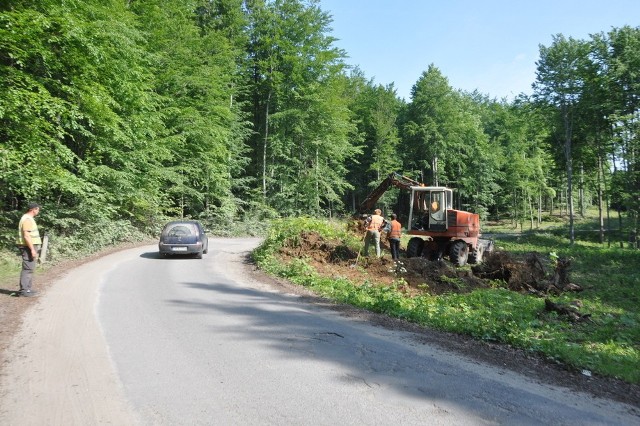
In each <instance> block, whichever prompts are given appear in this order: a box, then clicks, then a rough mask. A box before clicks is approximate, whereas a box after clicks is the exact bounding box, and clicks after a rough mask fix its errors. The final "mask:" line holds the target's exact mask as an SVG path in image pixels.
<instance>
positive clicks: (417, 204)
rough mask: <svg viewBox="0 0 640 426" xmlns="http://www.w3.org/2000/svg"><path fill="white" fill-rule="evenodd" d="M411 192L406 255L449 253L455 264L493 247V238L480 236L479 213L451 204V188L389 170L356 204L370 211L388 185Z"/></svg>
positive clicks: (478, 259) (438, 256)
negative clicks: (416, 179) (420, 180)
mask: <svg viewBox="0 0 640 426" xmlns="http://www.w3.org/2000/svg"><path fill="white" fill-rule="evenodd" d="M392 186H394V187H396V188H401V189H404V190H407V191H409V192H410V195H411V198H410V203H411V204H410V207H409V218H408V221H407V234H408V235H412V238H411V239H410V240H409V243H408V244H407V257H420V256H421V257H425V258H427V259H429V260H439V259H442V258H443V257H448V258H449V260H450V261H451V262H452V263H453V264H454V265H457V266H464V265H466V264H467V263H481V262H482V258H483V256H484V254H485V253H487V252H490V251H492V250H493V241H492V240H488V239H482V238H480V216H478V215H477V214H475V213H470V212H466V211H462V210H456V209H454V208H453V190H452V189H451V188H446V187H443V186H426V185H424V184H423V183H420V182H418V181H415V180H413V179H410V178H408V177H406V176H402V175H400V174H398V173H391V174H390V175H389V176H388V177H387V178H386V179H385V180H383V181H382V182H381V183H380V185H378V187H377V188H376V189H374V190H373V191H372V192H371V193H370V194H369V195H368V196H367V198H365V199H364V201H363V202H362V203H361V204H360V206H359V207H358V212H357V213H358V214H363V213H365V212H370V211H371V210H372V209H373V208H374V207H375V204H376V202H377V201H378V200H379V199H380V197H382V195H383V194H384V193H385V192H386V191H387V190H388V189H389V188H390V187H392Z"/></svg>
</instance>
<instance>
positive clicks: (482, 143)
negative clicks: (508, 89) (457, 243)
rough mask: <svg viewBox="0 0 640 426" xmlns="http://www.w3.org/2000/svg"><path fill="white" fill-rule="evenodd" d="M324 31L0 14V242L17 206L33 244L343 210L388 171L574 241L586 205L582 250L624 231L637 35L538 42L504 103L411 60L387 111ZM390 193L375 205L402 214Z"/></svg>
mask: <svg viewBox="0 0 640 426" xmlns="http://www.w3.org/2000/svg"><path fill="white" fill-rule="evenodd" d="M331 22H332V18H331V14H330V12H328V11H323V10H322V9H321V8H320V5H319V2H318V1H317V0H181V1H172V0H146V1H135V0H127V1H118V0H64V1H60V0H8V1H4V2H2V4H1V5H0V209H1V210H2V215H0V238H1V240H0V245H2V247H6V248H8V247H12V246H13V243H14V239H15V232H16V231H15V227H16V223H17V220H18V218H19V216H20V214H21V213H22V212H23V211H24V207H25V206H26V204H27V203H28V202H29V201H38V202H40V203H41V204H42V205H43V211H42V214H41V217H40V220H39V223H42V224H43V225H41V226H44V228H45V229H46V230H47V232H48V233H50V234H51V235H57V236H61V237H64V236H73V235H78V236H79V237H78V238H90V239H96V238H103V239H117V237H118V233H123V232H130V231H125V230H129V229H136V230H138V231H140V232H143V233H153V232H154V231H155V230H157V227H158V226H159V224H161V222H163V221H164V220H166V219H167V218H174V217H191V218H197V219H200V220H202V221H203V222H205V223H208V224H217V226H218V227H219V228H229V227H232V226H233V224H236V223H247V222H255V223H262V222H263V221H268V220H270V219H273V218H281V217H282V218H286V217H298V216H310V217H320V218H322V217H324V218H328V217H341V216H345V215H350V214H351V213H352V212H353V211H354V210H355V208H356V206H357V205H358V204H359V203H360V202H361V201H362V200H363V199H364V198H365V197H366V195H367V194H368V193H369V192H370V191H371V190H372V189H373V188H375V187H376V186H377V185H378V183H379V182H380V181H381V180H382V179H384V178H385V177H386V176H387V175H388V174H389V173H391V172H398V173H400V174H402V175H405V176H408V177H411V178H412V179H415V180H418V181H420V182H424V183H426V184H435V185H443V186H449V187H452V188H455V190H456V204H457V206H458V207H460V208H463V209H465V210H469V211H473V212H477V213H479V214H480V215H481V217H482V218H483V220H497V219H506V220H509V221H511V223H512V224H513V226H514V227H516V226H519V227H521V228H523V227H526V228H532V229H533V228H535V227H536V226H537V224H538V223H540V221H542V219H543V215H564V216H566V217H568V220H569V227H568V231H567V238H568V239H569V240H570V241H571V242H573V241H574V239H575V238H576V236H575V234H574V227H573V218H574V217H579V216H580V215H583V214H584V212H585V211H586V209H588V208H594V207H595V208H597V209H598V211H599V229H595V230H594V231H596V232H597V233H598V234H599V238H600V241H601V242H604V241H605V240H606V239H607V238H609V234H608V232H610V231H611V230H617V234H615V235H617V236H616V238H619V239H623V240H625V241H626V238H628V236H629V235H635V233H636V231H637V217H638V210H639V208H640V162H639V161H640V158H639V157H640V139H639V133H640V75H639V73H640V27H635V28H633V27H622V28H609V29H602V32H600V33H594V34H592V35H591V36H590V37H589V38H588V39H586V40H581V39H574V38H572V37H571V36H570V35H563V34H557V35H554V37H553V42H552V43H551V45H549V46H543V45H541V46H540V52H539V58H538V60H537V62H536V66H537V72H536V79H535V81H532V82H531V83H532V95H530V96H529V95H527V96H526V95H524V94H522V95H520V96H518V97H516V98H515V99H514V100H506V99H495V98H491V97H490V96H489V95H487V94H483V93H479V92H477V91H476V92H473V93H468V92H464V91H461V90H457V89H456V88H454V87H451V86H450V84H449V82H448V79H447V77H446V76H445V75H443V74H442V72H441V71H440V70H439V69H438V67H437V64H429V63H428V58H425V60H426V61H427V63H425V70H424V71H423V72H422V74H421V75H420V76H418V79H417V81H416V82H415V84H414V86H413V88H412V90H411V98H410V99H409V100H405V99H401V98H399V97H398V96H397V93H396V90H395V88H394V86H393V84H389V85H380V84H377V83H376V82H375V81H374V80H373V79H370V78H368V77H367V76H366V75H365V74H364V72H363V71H361V70H360V69H359V68H358V67H357V65H354V64H349V63H348V62H347V54H348V52H345V51H343V50H342V49H340V48H339V47H337V40H336V39H335V38H334V37H333V36H332V35H331ZM402 196H403V195H402V194H399V193H398V190H392V191H389V192H388V193H387V194H386V195H385V197H384V198H383V199H382V200H381V205H382V206H383V207H384V209H385V210H386V211H387V212H391V211H396V212H398V213H399V214H400V215H401V216H402V214H403V210H402V209H403V205H404V204H406V203H400V202H399V201H398V200H399V199H401V198H402ZM623 216H624V217H625V218H626V219H628V220H625V221H624V222H623V221H622V220H621V217H623ZM623 224H624V225H623ZM211 226H212V225H211Z"/></svg>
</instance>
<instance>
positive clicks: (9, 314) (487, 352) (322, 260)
mask: <svg viewBox="0 0 640 426" xmlns="http://www.w3.org/2000/svg"><path fill="white" fill-rule="evenodd" d="M146 244H149V242H143V243H137V244H129V245H123V246H120V247H116V248H113V249H110V250H107V251H104V252H102V253H99V254H96V255H94V256H92V257H90V258H85V259H80V260H70V261H66V262H63V263H61V264H58V265H56V266H55V267H51V268H48V269H46V270H45V269H44V268H41V269H40V270H39V271H38V272H37V274H36V281H35V285H34V287H35V288H36V289H38V290H42V291H46V289H47V287H48V286H49V285H50V283H52V282H54V281H56V280H57V279H58V278H60V277H62V276H63V275H64V274H65V273H66V272H67V271H69V270H70V269H73V268H75V267H78V266H80V265H82V264H84V263H86V262H88V261H91V260H94V259H96V258H98V257H100V256H104V255H107V254H110V253H113V252H115V251H118V250H121V249H125V248H130V247H134V246H139V245H146ZM282 255H283V257H285V258H286V257H293V256H295V257H299V256H305V257H308V258H309V259H311V263H312V264H313V265H314V266H316V267H317V268H318V270H319V271H321V272H322V273H326V274H327V275H331V276H345V277H349V278H351V279H354V280H355V279H362V280H365V279H368V280H371V281H375V282H379V283H387V284H390V283H392V282H393V281H394V280H397V279H398V278H400V277H402V278H403V279H404V280H405V281H406V283H407V284H406V286H405V287H406V288H405V290H406V291H407V292H412V293H414V292H421V291H429V292H434V293H438V292H439V293H442V292H447V291H449V292H451V291H470V290H472V289H473V288H477V287H482V286H486V285H487V284H486V282H485V280H483V279H481V278H478V277H477V276H474V275H473V274H472V273H470V272H466V273H459V272H456V271H455V269H454V268H451V267H450V266H449V265H446V264H445V263H442V264H437V265H433V264H425V263H424V262H425V261H424V260H422V259H414V260H408V261H405V260H406V259H403V263H404V265H400V267H399V269H398V268H396V266H395V265H394V264H393V262H392V261H391V260H390V259H388V256H389V255H388V254H387V255H386V257H383V258H382V259H368V258H364V257H362V256H360V258H359V259H358V263H357V265H356V266H355V267H353V265H354V264H355V263H356V262H355V260H356V258H357V257H358V253H353V252H350V251H349V250H348V249H346V248H345V247H340V245H339V244H336V243H332V242H328V241H323V240H322V239H321V238H319V236H318V235H317V234H313V233H309V234H308V235H306V236H305V237H304V238H303V240H302V242H301V245H300V246H299V247H287V248H285V249H284V250H283V253H282ZM246 263H247V264H246V267H247V268H248V269H250V270H251V273H252V275H254V277H255V278H257V279H258V280H259V281H261V282H263V283H265V284H269V285H271V286H273V287H275V288H278V289H280V290H281V291H286V292H288V293H292V294H298V295H300V296H302V297H303V298H304V299H305V300H307V301H308V302H309V303H315V304H319V305H323V306H326V307H328V308H330V309H334V310H337V311H339V312H341V313H342V314H343V315H345V316H350V317H354V318H358V319H362V320H367V321H370V322H371V323H374V324H377V325H379V326H383V327H387V328H391V329H398V330H405V331H410V332H413V333H415V335H416V336H417V337H418V338H419V339H420V340H422V341H424V343H425V344H436V345H439V346H441V347H443V348H445V349H449V350H452V351H456V352H459V353H462V354H464V355H466V356H468V357H469V358H471V359H476V360H478V361H479V362H486V363H489V364H492V365H496V366H499V367H503V368H506V369H509V370H512V371H515V372H518V373H521V374H524V375H526V376H528V377H531V378H533V379H534V380H536V381H539V382H541V383H548V384H551V385H558V386H563V387H567V388H569V389H572V390H574V391H580V392H585V393H588V394H591V395H593V396H596V397H601V398H608V399H612V400H616V401H619V402H624V403H627V404H630V405H632V406H634V407H636V409H633V410H632V411H633V413H634V414H635V415H638V416H640V386H638V385H632V384H629V383H625V382H622V381H620V380H616V379H611V378H607V377H600V376H598V375H596V374H594V375H592V376H585V375H583V374H581V372H579V371H574V370H572V369H569V368H567V367H566V366H564V365H562V364H559V363H557V362H553V361H549V360H546V359H543V358H541V357H539V356H536V355H533V354H530V353H527V352H525V351H522V350H518V349H513V348H511V347H508V346H506V345H501V344H496V343H490V342H482V341H477V340H474V339H471V338H468V337H465V336H460V335H456V334H451V333H444V332H439V331H434V330H429V329H426V328H424V327H420V326H417V325H415V324H411V323H409V322H406V321H403V320H399V319H394V318H389V317H387V316H384V315H380V314H375V313H371V312H367V311H364V310H361V309H357V308H354V307H351V306H345V305H338V304H335V303H333V302H331V301H329V300H326V299H324V298H321V297H318V296H316V295H314V294H313V293H311V292H309V291H308V290H307V289H305V288H303V287H299V286H295V285H292V284H290V283H288V282H287V281H285V280H277V279H274V278H272V277H270V276H267V275H265V274H264V273H262V272H261V271H260V270H258V269H257V268H256V267H255V266H254V265H253V264H252V262H251V260H250V259H249V257H247V261H246ZM487 263H488V262H487ZM516 263H517V264H518V262H516ZM488 264H490V263H488ZM403 267H404V268H405V269H406V271H407V272H403V271H402V269H401V268H403ZM432 270H435V271H437V272H433V271H432ZM505 270H508V269H505ZM447 274H453V275H447ZM441 276H451V277H455V278H457V279H459V281H458V280H453V281H455V282H458V284H451V282H450V281H451V280H439V277H441ZM434 277H435V278H436V279H433V281H432V278H434ZM425 282H428V283H429V284H428V286H429V287H428V288H425V287H424V286H421V284H424V283H425ZM459 283H464V285H460V284H459ZM16 289H17V283H16V282H14V280H11V281H10V282H9V281H7V280H5V281H0V323H1V324H4V326H3V327H0V377H1V376H2V374H3V370H4V368H6V365H7V359H8V357H9V356H11V355H10V354H8V353H7V348H8V347H9V344H10V342H11V340H12V338H13V336H14V334H15V332H16V331H17V330H18V328H19V327H18V326H19V325H20V323H21V320H22V316H23V314H24V313H25V312H26V311H27V310H28V309H29V308H31V307H33V306H34V305H35V303H36V300H37V298H19V297H13V296H12V295H11V294H12V293H14V292H15V291H16ZM524 291H529V290H524Z"/></svg>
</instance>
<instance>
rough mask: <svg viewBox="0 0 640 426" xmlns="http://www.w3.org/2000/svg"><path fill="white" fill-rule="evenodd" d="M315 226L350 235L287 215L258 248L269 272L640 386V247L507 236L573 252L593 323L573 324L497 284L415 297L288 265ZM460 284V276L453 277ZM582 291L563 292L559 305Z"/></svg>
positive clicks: (325, 232) (513, 246)
mask: <svg viewBox="0 0 640 426" xmlns="http://www.w3.org/2000/svg"><path fill="white" fill-rule="evenodd" d="M311 230H313V232H318V233H319V234H320V235H321V236H323V237H325V238H327V239H331V238H344V239H345V244H349V241H348V239H349V238H351V239H353V237H348V236H347V235H345V234H344V232H343V231H342V230H341V228H340V226H338V225H337V224H336V223H327V222H322V221H317V220H312V219H291V220H281V221H276V222H274V223H273V226H272V228H271V229H270V232H269V236H268V237H267V238H266V239H265V240H264V242H263V244H262V245H261V246H260V247H259V248H258V249H256V251H255V252H254V258H255V260H256V261H257V263H258V265H259V266H260V267H262V268H264V269H265V270H267V271H268V272H270V273H272V274H274V275H278V276H281V277H284V278H287V279H288V280H290V281H291V282H293V283H296V284H299V285H303V286H306V287H308V288H310V289H311V290H313V291H314V292H317V293H318V294H320V295H323V296H325V297H329V298H332V299H334V300H336V301H338V302H342V303H349V304H353V305H355V306H358V307H362V308H365V309H369V310H372V311H375V312H380V313H385V314H388V315H392V316H395V317H400V318H405V319H407V320H410V321H413V322H416V323H418V324H422V325H425V326H429V327H435V328H438V329H441V330H446V331H450V332H456V333H461V334H467V335H470V336H473V337H475V338H478V339H482V340H489V341H496V342H502V343H506V344H509V345H512V346H515V347H519V348H522V349H525V350H528V351H531V352H535V353H539V354H541V355H543V356H546V357H548V358H551V359H555V360H557V361H559V362H563V363H565V364H567V365H569V366H571V367H573V368H576V369H588V370H591V371H594V372H597V373H599V374H603V375H607V376H612V377H618V378H621V379H624V380H626V381H629V382H631V383H640V368H638V367H639V366H640V347H638V344H637V343H638V342H639V341H640V311H639V310H638V306H640V296H639V295H638V292H637V291H636V289H637V288H638V285H640V277H639V276H638V273H637V265H638V262H639V261H640V252H638V251H629V250H621V249H610V250H608V249H602V248H598V247H595V246H593V245H588V244H576V245H569V244H568V243H567V241H566V239H565V238H561V237H556V236H553V235H546V236H536V235H531V236H525V237H522V238H520V239H519V240H517V241H515V240H514V241H500V245H501V246H504V247H505V249H507V250H508V251H509V252H510V253H513V254H514V255H518V254H523V255H524V254H525V253H528V252H531V251H539V252H540V251H542V252H545V253H552V252H553V253H556V255H557V256H569V257H570V258H571V259H572V262H573V269H572V272H573V275H572V281H575V282H578V283H580V284H581V285H582V286H584V288H585V290H584V292H583V293H580V294H579V295H577V297H579V300H580V303H582V307H581V308H580V311H581V312H585V313H588V314H590V320H589V321H586V322H580V323H572V322H569V321H568V320H567V319H566V318H563V317H560V316H558V315H557V314H556V313H555V312H546V311H545V309H544V306H545V303H544V300H543V299H541V298H539V297H535V296H531V295H525V294H519V293H516V292H513V291H510V290H507V289H505V288H501V285H499V284H498V285H497V286H496V287H495V288H492V289H486V290H475V291H473V292H471V293H462V294H455V293H449V294H444V295H439V296H432V295H429V294H426V293H425V294H422V295H419V296H414V297H409V296H407V295H405V294H404V293H403V292H402V291H401V290H400V286H399V285H392V286H382V285H378V284H376V283H375V282H370V281H367V282H363V283H353V282H349V281H348V280H346V279H344V278H340V277H337V278H334V277H324V276H321V275H319V274H318V273H317V272H316V271H315V270H314V269H313V268H312V267H311V266H310V265H309V263H307V262H306V261H305V260H304V259H303V258H296V259H294V260H292V261H291V262H288V263H286V262H283V261H282V260H281V259H280V258H279V257H278V250H279V249H280V248H281V247H283V246H287V247H296V246H297V245H299V241H300V236H301V235H302V233H307V232H310V231H311ZM450 280H452V282H453V283H454V284H457V281H456V280H455V279H450ZM575 297H576V295H574V294H564V295H562V296H560V297H558V298H557V301H558V302H559V303H569V302H571V301H572V300H573V299H574V298H575Z"/></svg>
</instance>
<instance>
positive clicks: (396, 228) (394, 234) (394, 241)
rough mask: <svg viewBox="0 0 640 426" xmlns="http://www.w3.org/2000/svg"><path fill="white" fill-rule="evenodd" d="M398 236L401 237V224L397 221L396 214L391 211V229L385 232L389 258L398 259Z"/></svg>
mask: <svg viewBox="0 0 640 426" xmlns="http://www.w3.org/2000/svg"><path fill="white" fill-rule="evenodd" d="M400 237H402V224H401V223H400V222H398V215H396V214H395V213H391V229H390V230H389V233H388V234H387V238H388V239H389V246H391V258H392V259H393V260H400Z"/></svg>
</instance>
